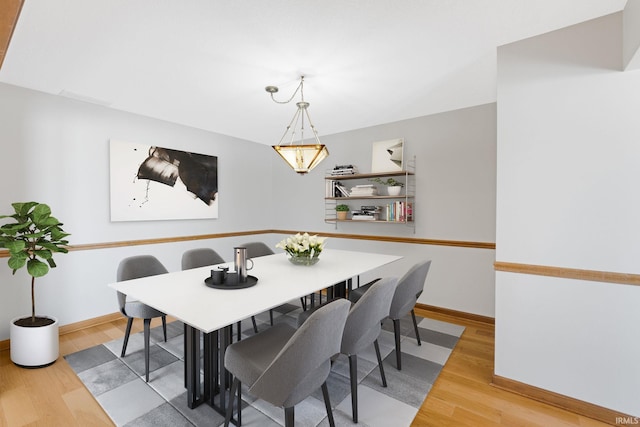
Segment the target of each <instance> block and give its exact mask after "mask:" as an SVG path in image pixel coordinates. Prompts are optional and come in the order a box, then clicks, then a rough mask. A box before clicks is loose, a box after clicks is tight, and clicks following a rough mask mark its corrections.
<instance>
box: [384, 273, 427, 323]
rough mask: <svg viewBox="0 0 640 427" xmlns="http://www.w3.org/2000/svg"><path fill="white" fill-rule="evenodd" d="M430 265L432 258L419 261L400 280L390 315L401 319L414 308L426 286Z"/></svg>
mask: <svg viewBox="0 0 640 427" xmlns="http://www.w3.org/2000/svg"><path fill="white" fill-rule="evenodd" d="M429 267H431V260H429V261H422V262H419V263H417V264H415V265H413V266H412V267H411V268H410V269H409V271H407V272H406V274H405V275H404V276H402V277H401V278H400V280H398V286H397V287H396V292H395V294H394V295H393V300H392V301H391V307H390V309H389V317H391V318H392V319H399V318H401V317H403V316H404V315H406V314H407V313H409V312H410V311H411V310H413V307H414V306H415V305H416V302H417V301H418V297H419V296H420V294H421V293H422V289H423V288H424V282H425V280H426V279H427V273H429Z"/></svg>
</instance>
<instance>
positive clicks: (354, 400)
mask: <svg viewBox="0 0 640 427" xmlns="http://www.w3.org/2000/svg"><path fill="white" fill-rule="evenodd" d="M349 379H350V380H351V417H352V418H353V422H354V423H357V422H358V356H357V355H355V354H352V355H350V356H349Z"/></svg>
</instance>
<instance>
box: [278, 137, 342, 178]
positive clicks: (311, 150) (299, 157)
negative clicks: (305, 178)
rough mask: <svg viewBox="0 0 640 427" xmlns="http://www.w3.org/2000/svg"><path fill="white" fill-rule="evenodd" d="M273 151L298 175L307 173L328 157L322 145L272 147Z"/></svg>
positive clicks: (325, 148) (327, 151) (327, 152)
mask: <svg viewBox="0 0 640 427" xmlns="http://www.w3.org/2000/svg"><path fill="white" fill-rule="evenodd" d="M273 149H274V150H276V151H277V152H278V154H280V155H281V156H282V158H283V159H284V161H285V162H287V163H288V164H289V166H291V167H292V168H293V170H294V171H296V172H297V173H299V174H305V173H307V172H309V171H310V170H311V169H313V168H315V167H316V166H318V164H319V163H320V162H321V161H323V160H324V159H325V158H326V157H327V156H328V155H329V150H327V147H325V146H324V145H322V144H317V145H316V144H306V145H274V146H273Z"/></svg>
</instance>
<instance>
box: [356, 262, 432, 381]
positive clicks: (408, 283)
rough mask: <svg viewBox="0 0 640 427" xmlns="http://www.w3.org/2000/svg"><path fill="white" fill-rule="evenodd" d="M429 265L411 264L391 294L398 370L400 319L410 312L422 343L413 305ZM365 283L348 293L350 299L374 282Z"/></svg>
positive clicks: (360, 293)
mask: <svg viewBox="0 0 640 427" xmlns="http://www.w3.org/2000/svg"><path fill="white" fill-rule="evenodd" d="M429 267H431V260H429V261H421V262H419V263H417V264H415V265H413V266H412V267H411V268H410V269H409V270H408V271H407V272H406V273H405V274H404V276H402V277H401V278H400V279H399V280H398V286H397V287H396V291H395V293H394V295H393V300H392V301H391V307H390V309H389V318H390V319H391V320H392V321H393V333H394V335H395V344H396V367H397V368H398V370H399V371H400V370H402V352H401V349H400V338H401V333H400V319H402V318H403V317H404V316H406V315H407V314H408V313H411V318H412V320H413V329H414V331H415V333H416V340H417V342H418V345H422V342H421V341H420V331H419V330H418V323H417V321H416V313H415V311H414V307H415V305H416V303H417V302H418V298H419V297H420V295H421V294H422V290H423V288H424V282H425V280H426V279H427V274H428V273H429ZM376 280H377V279H376ZM376 280H374V281H373V282H370V283H367V284H366V285H364V286H361V287H359V288H356V289H354V290H352V291H351V293H350V294H349V299H350V300H351V301H354V302H355V301H357V300H358V299H359V298H361V297H362V295H364V294H365V293H366V291H367V289H369V288H370V287H371V286H372V285H373V284H374V283H375V282H376Z"/></svg>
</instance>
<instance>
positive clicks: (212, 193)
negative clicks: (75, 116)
mask: <svg viewBox="0 0 640 427" xmlns="http://www.w3.org/2000/svg"><path fill="white" fill-rule="evenodd" d="M109 148H110V179H111V221H149V220H171V219H200V218H218V158H217V157H216V156H210V155H205V154H198V153H190V152H186V151H180V150H173V149H170V148H164V147H158V146H155V145H145V144H135V143H129V142H124V141H120V140H114V139H112V140H111V141H110V147H109Z"/></svg>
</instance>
